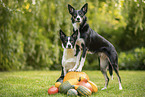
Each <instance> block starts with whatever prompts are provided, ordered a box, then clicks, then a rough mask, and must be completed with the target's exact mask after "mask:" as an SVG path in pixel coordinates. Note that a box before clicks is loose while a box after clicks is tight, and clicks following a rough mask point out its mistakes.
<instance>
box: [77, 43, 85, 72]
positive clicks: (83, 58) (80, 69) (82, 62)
mask: <svg viewBox="0 0 145 97" xmlns="http://www.w3.org/2000/svg"><path fill="white" fill-rule="evenodd" d="M81 46H82V48H83V53H82V57H81V62H80V66H79V68H78V69H77V70H76V71H78V72H81V71H82V68H83V66H84V63H85V60H86V53H87V48H86V46H85V45H84V44H81Z"/></svg>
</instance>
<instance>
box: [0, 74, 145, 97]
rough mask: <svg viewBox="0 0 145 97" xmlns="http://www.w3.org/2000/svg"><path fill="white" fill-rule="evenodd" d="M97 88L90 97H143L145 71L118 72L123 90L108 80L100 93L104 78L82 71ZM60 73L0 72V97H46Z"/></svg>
mask: <svg viewBox="0 0 145 97" xmlns="http://www.w3.org/2000/svg"><path fill="white" fill-rule="evenodd" d="M84 72H86V73H87V74H88V76H89V77H90V80H91V81H93V82H94V83H95V84H96V85H97V86H98V89H99V90H98V93H94V94H92V96H91V97H96V96H99V97H102V96H107V97H108V96H109V97H110V96H111V97H112V96H124V97H131V96H133V97H143V96H145V71H120V76H121V78H122V87H123V90H121V91H120V90H119V85H118V79H117V76H116V74H114V80H110V82H109V85H108V89H107V90H104V91H101V88H103V86H104V83H105V81H104V77H103V75H102V74H101V72H100V71H84ZM59 76H60V71H20V72H0V97H22V96H23V97H28V96H35V97H36V96H38V97H40V96H41V97H48V96H49V95H48V93H47V90H48V88H49V87H51V86H53V85H54V84H55V81H56V79H57V78H58V77H59ZM54 96H55V97H64V96H66V95H64V94H60V93H58V94H55V95H52V97H54Z"/></svg>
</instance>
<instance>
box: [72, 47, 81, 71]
mask: <svg viewBox="0 0 145 97" xmlns="http://www.w3.org/2000/svg"><path fill="white" fill-rule="evenodd" d="M74 56H75V57H76V63H75V66H74V67H73V69H70V70H69V71H75V70H76V68H77V67H78V65H79V61H80V57H81V49H80V47H79V45H76V54H75V55H74Z"/></svg>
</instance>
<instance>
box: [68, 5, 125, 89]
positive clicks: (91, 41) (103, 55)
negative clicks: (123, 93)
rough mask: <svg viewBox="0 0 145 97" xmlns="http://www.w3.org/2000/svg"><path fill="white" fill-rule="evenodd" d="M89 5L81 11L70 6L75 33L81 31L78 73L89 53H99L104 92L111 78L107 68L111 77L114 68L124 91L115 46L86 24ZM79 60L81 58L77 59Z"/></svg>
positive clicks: (120, 87)
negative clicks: (103, 78)
mask: <svg viewBox="0 0 145 97" xmlns="http://www.w3.org/2000/svg"><path fill="white" fill-rule="evenodd" d="M87 9H88V4H87V3H86V4H85V5H84V6H83V7H82V8H81V10H75V9H74V8H73V7H72V6H71V5H69V4H68V10H69V13H70V14H71V15H72V18H71V20H72V25H73V31H74V32H75V31H76V30H79V33H78V35H79V36H78V37H79V39H78V40H77V45H79V48H78V49H79V50H77V51H79V52H76V56H80V55H79V54H80V50H81V49H80V48H82V50H83V52H82V57H81V61H80V66H79V68H78V69H77V70H76V71H81V70H82V67H83V65H84V62H85V58H86V54H87V52H88V51H89V52H91V53H97V54H99V56H100V69H101V72H102V73H103V75H104V77H105V87H104V88H102V90H104V89H107V85H108V82H109V78H108V76H107V67H109V72H110V75H111V76H112V72H113V71H112V68H113V69H114V71H115V73H116V74H117V77H118V81H119V89H120V90H122V86H121V78H120V76H119V72H118V56H117V52H116V50H115V48H114V46H113V45H112V44H111V43H110V42H109V41H107V40H106V39H105V38H103V37H102V36H101V35H99V34H98V33H96V32H95V31H94V30H92V29H91V28H90V27H89V25H88V24H87V23H86V21H87V17H86V16H85V14H86V13H87ZM77 59H78V60H79V59H80V58H77Z"/></svg>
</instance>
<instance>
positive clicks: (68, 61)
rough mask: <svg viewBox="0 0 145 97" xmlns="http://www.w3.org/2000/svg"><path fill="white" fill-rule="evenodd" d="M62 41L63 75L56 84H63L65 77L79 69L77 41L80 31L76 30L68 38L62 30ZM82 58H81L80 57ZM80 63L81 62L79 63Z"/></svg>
mask: <svg viewBox="0 0 145 97" xmlns="http://www.w3.org/2000/svg"><path fill="white" fill-rule="evenodd" d="M59 33H60V39H61V41H62V47H63V49H64V50H63V56H62V73H61V76H60V78H59V79H58V80H57V81H56V82H58V81H59V82H62V81H63V78H64V76H65V75H66V73H67V72H69V71H75V70H76V68H77V67H78V66H77V65H76V62H77V58H78V57H79V56H75V54H76V52H77V51H76V41H77V38H78V30H76V31H75V32H74V33H73V34H72V35H71V36H69V37H67V36H66V35H65V34H64V32H63V31H62V30H60V32H59ZM79 58H80V57H79ZM78 63H79V61H78Z"/></svg>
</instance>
